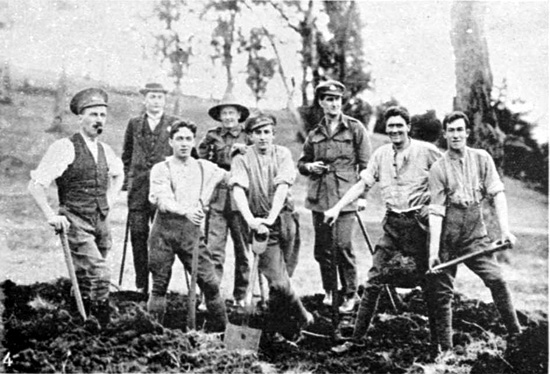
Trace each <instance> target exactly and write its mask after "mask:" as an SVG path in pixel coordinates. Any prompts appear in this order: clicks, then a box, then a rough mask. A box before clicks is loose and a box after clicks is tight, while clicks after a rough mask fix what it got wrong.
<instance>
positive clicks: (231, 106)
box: [198, 95, 250, 306]
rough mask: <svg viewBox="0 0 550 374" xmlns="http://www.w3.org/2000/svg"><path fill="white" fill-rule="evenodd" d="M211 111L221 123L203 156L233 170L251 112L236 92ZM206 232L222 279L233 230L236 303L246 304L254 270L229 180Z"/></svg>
mask: <svg viewBox="0 0 550 374" xmlns="http://www.w3.org/2000/svg"><path fill="white" fill-rule="evenodd" d="M208 114H209V115H210V117H212V118H213V119H214V120H216V121H218V122H220V125H219V126H217V127H215V128H213V129H210V130H208V132H207V133H206V136H205V137H204V139H202V141H201V142H200V144H199V148H198V150H199V157H200V158H203V159H207V160H209V161H212V162H214V163H215V164H217V165H218V166H219V167H221V168H222V169H225V170H230V168H231V156H232V155H233V154H234V153H235V152H238V151H239V150H241V149H244V147H245V146H246V143H247V136H246V134H245V132H244V130H243V126H242V123H243V122H244V121H245V120H246V119H247V118H248V116H249V114H250V112H249V110H248V108H246V107H245V106H244V105H242V104H239V102H238V101H237V100H236V99H235V98H234V97H233V96H232V95H226V96H225V97H224V98H223V99H222V101H221V102H220V103H219V104H218V105H215V106H213V107H212V108H210V110H209V111H208ZM206 231H207V232H206V241H207V243H208V249H209V251H210V254H211V256H212V262H213V263H214V269H215V271H216V275H217V276H218V278H219V280H220V282H221V281H222V277H223V267H224V263H225V247H226V244H227V232H228V231H229V232H230V233H231V239H232V240H233V250H234V253H235V283H234V288H233V298H234V304H235V305H236V306H244V296H245V294H246V288H247V287H248V276H249V272H250V265H249V261H248V257H247V244H246V238H245V236H244V233H245V231H246V224H245V223H244V221H243V218H242V215H241V214H240V213H239V211H238V210H237V207H236V206H235V203H234V202H233V201H232V198H231V195H230V191H229V188H228V187H227V184H226V183H221V184H219V185H218V187H217V188H216V190H215V191H214V195H213V196H212V200H211V203H210V209H209V212H208V217H207V221H206Z"/></svg>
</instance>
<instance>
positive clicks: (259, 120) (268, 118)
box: [244, 114, 277, 133]
mask: <svg viewBox="0 0 550 374" xmlns="http://www.w3.org/2000/svg"><path fill="white" fill-rule="evenodd" d="M268 125H272V126H275V125H277V120H276V119H275V117H274V116H272V115H271V114H260V115H258V116H256V117H252V118H250V119H249V120H248V121H247V122H246V125H245V126H244V131H246V132H247V133H251V132H252V131H254V130H256V129H259V128H260V127H264V126H268Z"/></svg>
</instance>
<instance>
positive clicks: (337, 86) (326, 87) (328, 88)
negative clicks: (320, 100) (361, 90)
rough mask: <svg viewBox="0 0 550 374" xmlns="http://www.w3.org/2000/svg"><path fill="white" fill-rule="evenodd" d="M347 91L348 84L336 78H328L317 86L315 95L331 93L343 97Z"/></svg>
mask: <svg viewBox="0 0 550 374" xmlns="http://www.w3.org/2000/svg"><path fill="white" fill-rule="evenodd" d="M344 91H346V86H344V85H343V84H342V83H340V82H338V81H335V80H332V79H330V80H328V81H324V82H321V83H319V84H318V85H317V87H315V96H316V97H321V95H331V96H339V97H342V96H343V95H344Z"/></svg>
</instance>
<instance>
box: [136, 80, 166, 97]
mask: <svg viewBox="0 0 550 374" xmlns="http://www.w3.org/2000/svg"><path fill="white" fill-rule="evenodd" d="M149 92H162V93H164V94H165V93H167V92H168V91H167V90H166V89H165V88H164V87H163V86H162V84H160V83H147V84H146V85H145V88H142V89H141V90H139V93H140V94H142V95H147V94H148V93H149Z"/></svg>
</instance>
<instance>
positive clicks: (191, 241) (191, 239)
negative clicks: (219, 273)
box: [149, 212, 227, 325]
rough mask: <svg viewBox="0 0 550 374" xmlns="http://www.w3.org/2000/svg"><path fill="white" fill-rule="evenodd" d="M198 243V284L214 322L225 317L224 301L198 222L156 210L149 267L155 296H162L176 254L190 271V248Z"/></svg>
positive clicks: (225, 318)
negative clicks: (196, 223) (195, 223)
mask: <svg viewBox="0 0 550 374" xmlns="http://www.w3.org/2000/svg"><path fill="white" fill-rule="evenodd" d="M197 246H198V250H199V261H198V267H197V284H198V285H199V288H200V289H201V291H202V292H203V294H204V298H205V302H206V307H207V309H208V311H209V312H210V314H211V316H212V318H213V319H214V323H215V324H216V325H220V324H225V321H226V320H227V316H226V310H225V303H224V302H223V300H222V298H221V295H220V282H219V280H218V278H217V277H216V274H215V272H214V266H213V265H212V262H211V260H210V253H209V252H208V249H207V248H206V245H205V242H204V237H203V236H202V235H201V229H200V227H199V226H196V225H194V224H193V223H192V222H191V221H189V220H188V219H187V218H185V217H182V216H177V215H173V214H169V213H160V212H158V213H157V215H156V216H155V219H154V222H153V227H152V228H151V236H150V237H149V248H150V249H151V250H150V252H149V268H150V270H151V275H152V278H153V287H152V290H151V293H152V295H154V296H165V295H166V292H167V290H168V285H169V283H170V278H171V277H172V265H173V264H174V261H175V258H176V256H177V257H178V258H179V259H180V261H181V262H182V264H183V266H184V267H185V270H186V271H188V272H190V273H191V271H192V260H193V250H194V249H195V248H196V247H197Z"/></svg>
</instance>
